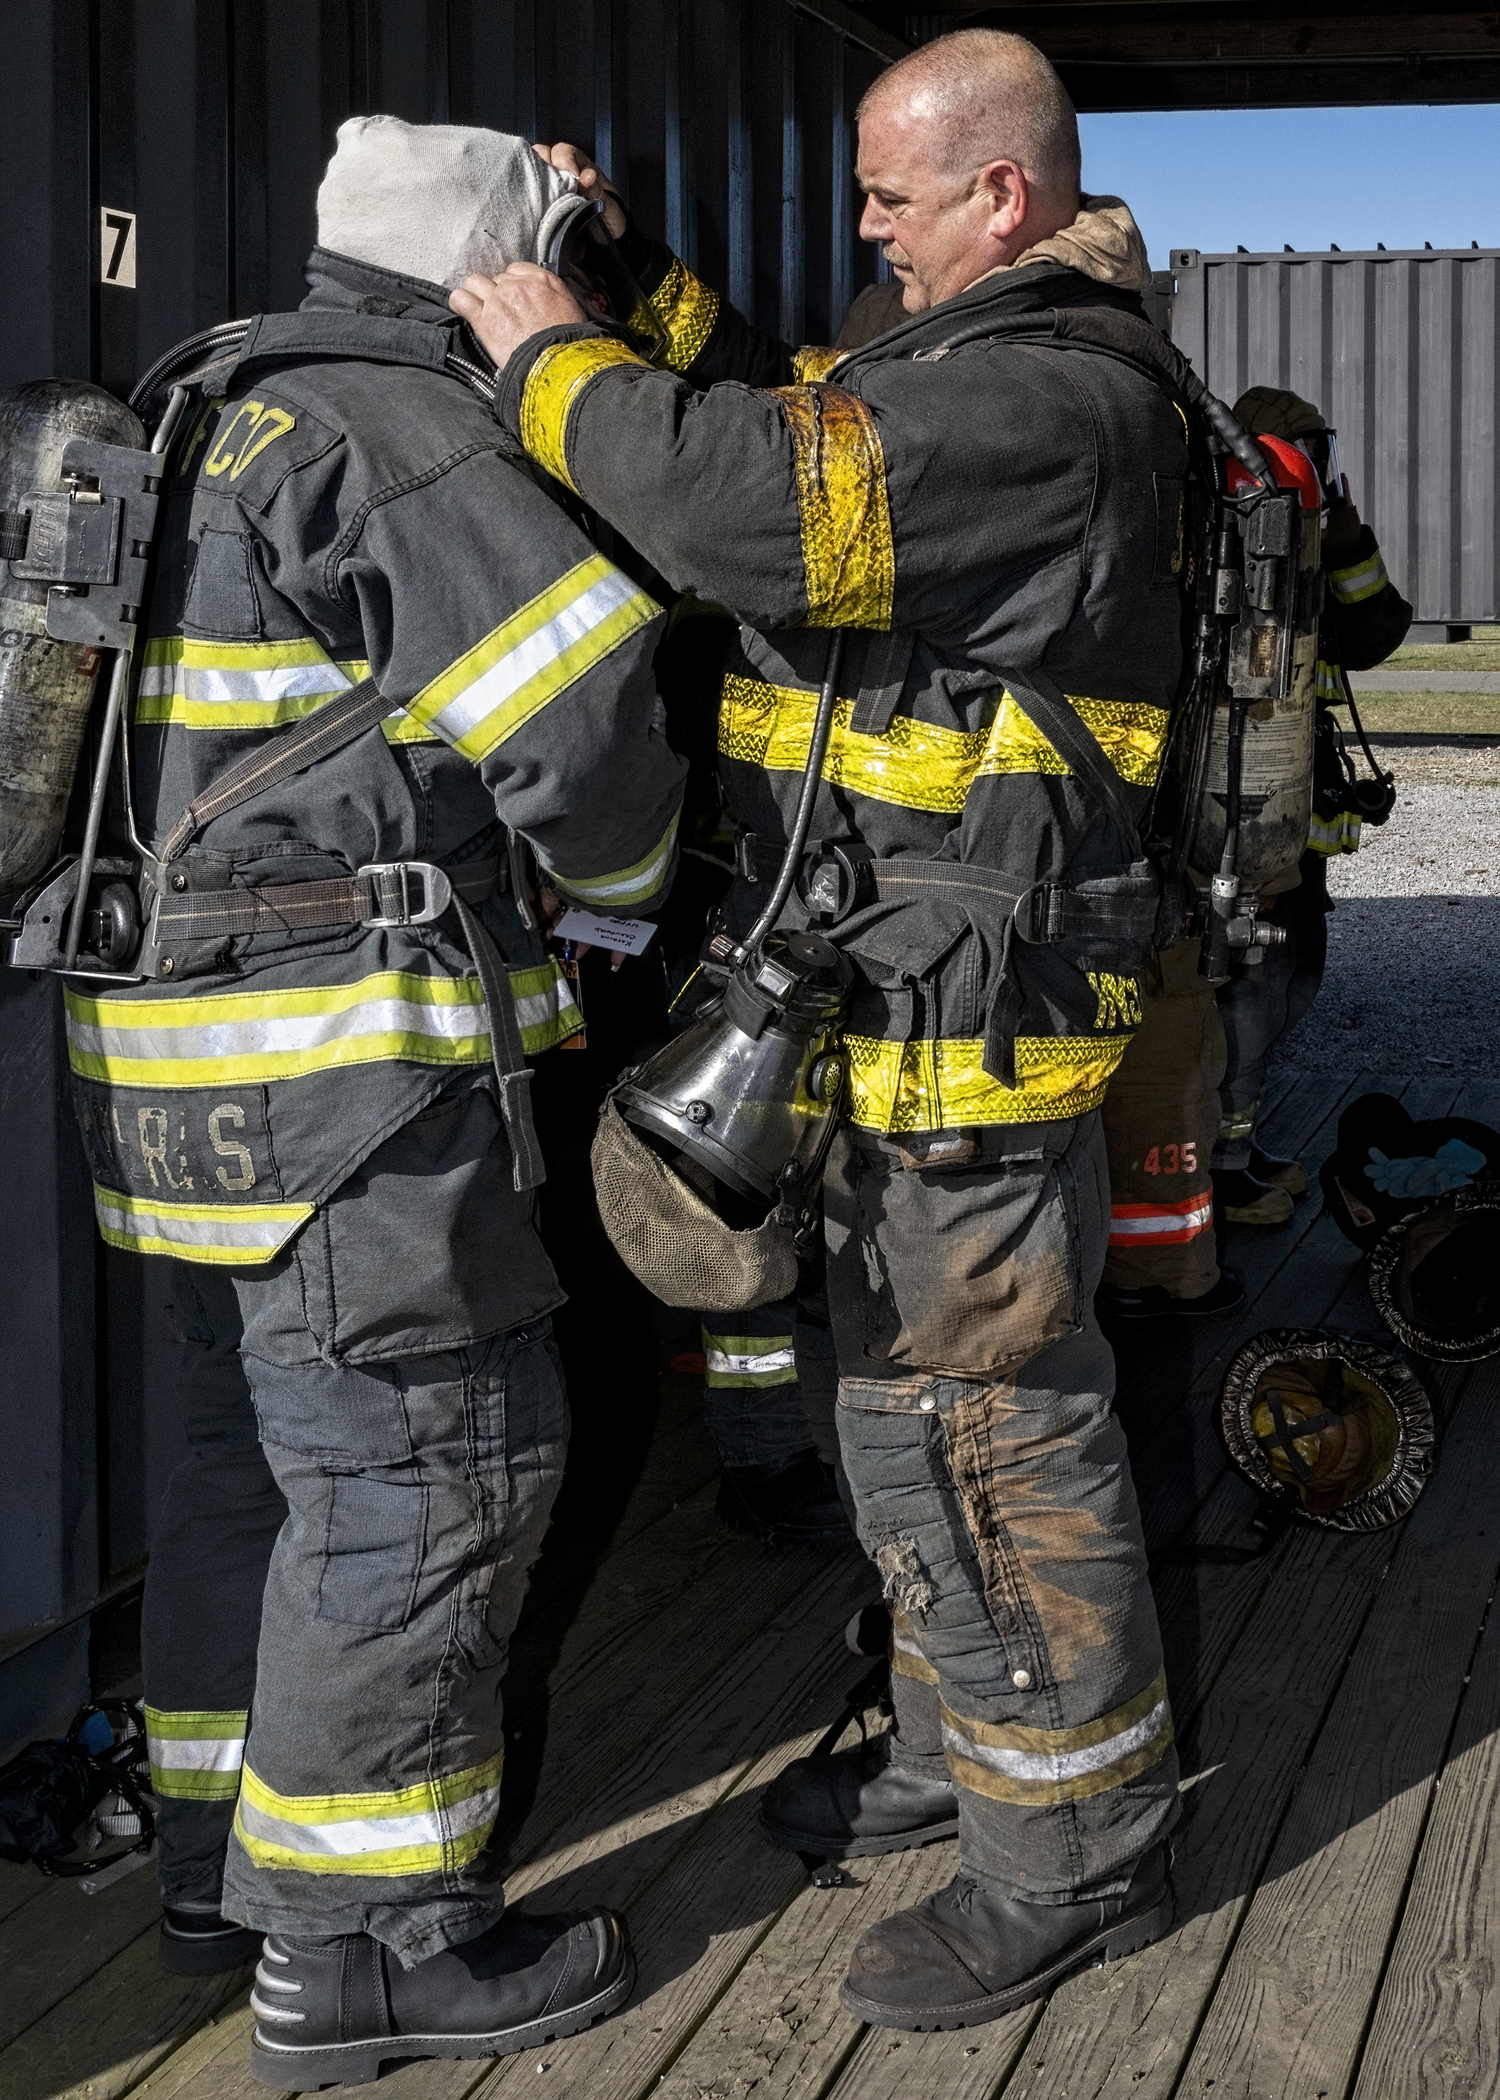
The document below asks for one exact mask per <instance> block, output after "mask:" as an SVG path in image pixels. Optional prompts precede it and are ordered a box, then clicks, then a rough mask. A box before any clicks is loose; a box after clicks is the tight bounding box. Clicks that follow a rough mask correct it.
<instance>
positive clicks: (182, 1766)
mask: <svg viewBox="0 0 1500 2100" xmlns="http://www.w3.org/2000/svg"><path fill="white" fill-rule="evenodd" d="M146 1740H147V1743H148V1744H149V1745H150V1756H151V1762H152V1764H153V1765H159V1766H160V1767H161V1769H162V1771H164V1772H237V1771H238V1770H239V1768H240V1766H241V1765H242V1764H243V1763H244V1762H245V1738H244V1737H243V1736H201V1737H198V1738H197V1739H196V1740H195V1739H194V1738H192V1737H187V1736H161V1735H152V1734H151V1733H150V1732H149V1730H148V1732H147V1736H146Z"/></svg>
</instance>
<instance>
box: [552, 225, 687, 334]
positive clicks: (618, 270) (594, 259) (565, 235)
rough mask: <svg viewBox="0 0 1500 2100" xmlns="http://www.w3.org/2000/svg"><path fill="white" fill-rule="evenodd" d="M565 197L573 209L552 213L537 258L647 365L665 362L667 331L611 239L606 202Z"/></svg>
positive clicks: (592, 317)
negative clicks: (543, 251) (544, 247)
mask: <svg viewBox="0 0 1500 2100" xmlns="http://www.w3.org/2000/svg"><path fill="white" fill-rule="evenodd" d="M561 202H566V203H567V204H569V205H571V206H572V207H573V209H572V210H570V211H568V212H567V213H566V214H564V213H563V212H562V211H561V210H560V209H558V210H556V211H554V212H553V213H552V214H549V217H551V218H552V220H553V222H554V223H553V226H552V228H550V229H549V230H548V249H547V253H546V254H545V255H538V257H537V260H538V262H540V263H541V265H542V267H543V269H547V270H551V271H553V272H554V274H555V275H556V276H558V277H561V278H562V279H563V281H564V283H565V284H566V285H567V286H568V288H569V290H570V291H571V292H572V293H573V294H574V296H575V297H576V298H577V300H578V302H579V304H580V305H581V306H582V307H583V309H584V312H585V313H587V314H588V315H589V317H590V319H592V320H596V321H598V322H599V323H600V324H601V325H602V326H603V327H606V328H610V329H612V330H614V331H615V332H616V333H617V334H619V335H621V336H623V337H624V339H625V340H626V342H627V343H629V345H630V347H631V349H632V350H634V351H636V352H637V354H638V355H639V356H641V357H644V358H645V359H646V361H647V363H648V364H653V365H659V364H662V363H664V362H665V360H666V354H667V347H668V344H667V332H666V330H665V328H663V326H662V324H661V322H660V320H659V319H658V318H657V315H656V311H655V309H654V308H653V306H652V304H651V302H650V300H649V299H648V298H647V297H646V295H645V293H644V292H643V291H642V290H641V288H640V286H639V284H638V283H637V282H636V279H635V276H634V273H633V272H632V271H631V269H630V267H629V265H628V264H627V263H626V261H625V258H624V256H623V255H622V254H621V253H620V251H619V249H618V248H617V247H616V245H615V243H614V241H613V240H612V239H611V237H610V233H609V229H608V227H607V226H606V225H605V223H604V207H603V205H602V204H589V203H585V202H584V200H583V199H582V198H581V197H580V198H568V199H566V200H560V203H561Z"/></svg>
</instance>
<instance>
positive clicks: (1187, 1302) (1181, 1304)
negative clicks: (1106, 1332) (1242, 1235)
mask: <svg viewBox="0 0 1500 2100" xmlns="http://www.w3.org/2000/svg"><path fill="white" fill-rule="evenodd" d="M1244 1302H1245V1285H1244V1282H1243V1280H1242V1278H1241V1277H1240V1275H1239V1273H1238V1271H1237V1270H1234V1269H1221V1270H1220V1271H1219V1280H1218V1282H1217V1283H1216V1284H1214V1285H1213V1287H1212V1288H1211V1289H1210V1290H1206V1291H1200V1292H1199V1294H1198V1296H1197V1297H1196V1298H1174V1297H1173V1296H1172V1294H1171V1292H1170V1291H1169V1290H1168V1289H1167V1288H1166V1286H1165V1285H1164V1284H1160V1283H1141V1284H1125V1283H1101V1284H1100V1286H1099V1289H1098V1291H1097V1293H1096V1294H1095V1297H1094V1310H1095V1312H1096V1313H1097V1314H1098V1315H1099V1324H1100V1325H1101V1326H1102V1327H1108V1326H1110V1324H1111V1323H1112V1322H1114V1321H1123V1320H1214V1319H1217V1318H1218V1316H1219V1314H1220V1313H1227V1312H1233V1311H1234V1309H1235V1307H1236V1306H1239V1305H1243V1304H1244Z"/></svg>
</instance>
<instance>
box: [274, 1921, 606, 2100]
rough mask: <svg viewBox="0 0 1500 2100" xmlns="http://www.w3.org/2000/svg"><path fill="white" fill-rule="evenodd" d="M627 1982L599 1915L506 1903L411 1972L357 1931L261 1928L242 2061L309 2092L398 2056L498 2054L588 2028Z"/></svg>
mask: <svg viewBox="0 0 1500 2100" xmlns="http://www.w3.org/2000/svg"><path fill="white" fill-rule="evenodd" d="M634 1982H635V1961H634V1958H633V1956H632V1955H631V1952H630V1945H629V1942H628V1941H627V1939H626V1937H625V1926H624V1921H623V1920H622V1919H620V1918H617V1917H615V1916H614V1915H613V1913H612V1912H610V1911H607V1910H592V1911H569V1912H567V1913H563V1914H558V1915H554V1916H551V1917H530V1916H528V1915H527V1914H526V1913H525V1912H524V1911H507V1912H506V1914H505V1916H504V1917H503V1918H501V1919H500V1921H499V1923H498V1924H495V1925H492V1926H491V1927H490V1929H489V1931H488V1932H485V1933H481V1935H480V1936H479V1938H478V1939H474V1940H465V1942H464V1943H463V1945H462V1946H461V1947H449V1948H447V1949H446V1950H445V1951H444V1952H443V1953H442V1954H434V1955H432V1956H431V1957H430V1959H428V1960H427V1961H424V1962H419V1963H418V1964H417V1966H416V1968H414V1969H403V1968H402V1966H401V1964H400V1962H399V1961H397V1959H396V1957H395V1955H394V1954H391V1953H389V1952H388V1951H387V1949H386V1948H384V1947H382V1946H381V1944H380V1942H379V1941H378V1940H372V1939H369V1938H367V1937H366V1936H365V1934H363V1933H357V1932H356V1933H348V1934H346V1935H344V1936H343V1937H342V1938H339V1939H329V1940H323V1941H314V1940H286V1939H283V1938H281V1937H280V1936H279V1935H278V1934H275V1933H272V1934H271V1935H270V1936H269V1937H268V1938H267V1940H266V1944H265V1951H264V1953H263V1954H262V1955H261V1958H260V1964H259V1966H258V1967H257V1969H256V1971H255V1989H254V1991H253V1992H252V1993H251V1996H250V2004H251V2007H252V2009H253V2011H254V2012H255V2014H256V2026H255V2033H254V2036H253V2038H252V2040H251V2044H250V2064H251V2069H252V2070H253V2071H254V2073H255V2075H256V2077H257V2078H259V2079H260V2080H261V2081H262V2082H263V2083H264V2084H266V2085H274V2086H278V2087H279V2088H280V2089H281V2090H282V2091H283V2092H304V2091H309V2092H310V2091H315V2090H316V2089H317V2088H318V2087H319V2086H321V2085H368V2084H369V2082H370V2081H371V2080H372V2079H374V2078H378V2077H379V2075H380V2068H381V2065H382V2064H387V2063H391V2062H394V2061H397V2060H399V2059H401V2058H404V2057H412V2056H510V2055H512V2054H513V2053H514V2052H515V2051H516V2050H518V2049H531V2048H535V2047H536V2046H537V2045H538V2044H540V2043H542V2042H552V2041H556V2040H557V2039H558V2037H559V2036H561V2035H565V2034H577V2033H579V2032H580V2031H581V2030H582V2029H583V2028H585V2027H589V2026H591V2025H592V2024H593V2022H594V2021H595V2020H598V2019H602V2018H603V2017H604V2015H605V2014H606V2013H612V2012H614V2011H615V2010H616V2009H617V2008H618V2007H619V2006H621V2005H623V2004H624V2003H625V2000H626V1999H627V1998H628V1997H629V1996H630V1989H631V1985H632V1984H633V1983H634Z"/></svg>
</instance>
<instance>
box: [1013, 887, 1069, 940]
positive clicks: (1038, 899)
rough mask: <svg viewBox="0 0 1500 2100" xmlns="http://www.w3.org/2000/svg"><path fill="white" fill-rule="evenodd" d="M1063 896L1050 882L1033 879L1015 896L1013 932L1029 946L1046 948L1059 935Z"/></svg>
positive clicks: (1061, 922) (1062, 930)
mask: <svg viewBox="0 0 1500 2100" xmlns="http://www.w3.org/2000/svg"><path fill="white" fill-rule="evenodd" d="M1063 895H1064V893H1063V892H1062V891H1061V890H1060V889H1059V888H1058V887H1057V885H1056V884H1055V883H1052V882H1036V883H1033V884H1032V886H1031V888H1030V889H1029V890H1028V891H1027V892H1026V894H1025V896H1024V897H1018V898H1017V899H1016V908H1015V913H1014V917H1015V922H1016V932H1017V933H1018V934H1019V935H1020V937H1021V939H1022V940H1023V941H1025V942H1026V943H1027V945H1028V946H1029V947H1033V948H1038V947H1047V946H1049V945H1050V944H1051V943H1052V942H1053V941H1060V940H1061V939H1062V937H1063V933H1064V930H1065V929H1064V926H1063V909H1062V906H1063Z"/></svg>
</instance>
